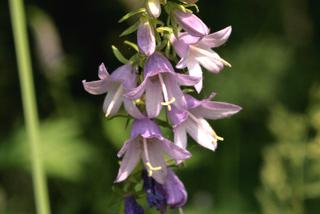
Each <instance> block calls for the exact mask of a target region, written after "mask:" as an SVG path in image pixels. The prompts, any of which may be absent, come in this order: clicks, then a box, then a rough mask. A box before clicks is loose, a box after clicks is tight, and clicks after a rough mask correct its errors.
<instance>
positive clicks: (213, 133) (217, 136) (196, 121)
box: [188, 112, 224, 141]
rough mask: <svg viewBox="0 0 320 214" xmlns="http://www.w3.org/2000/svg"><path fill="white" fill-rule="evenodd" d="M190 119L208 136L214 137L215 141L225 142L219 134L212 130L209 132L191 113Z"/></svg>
mask: <svg viewBox="0 0 320 214" xmlns="http://www.w3.org/2000/svg"><path fill="white" fill-rule="evenodd" d="M188 115H189V117H190V118H191V119H192V120H193V121H194V122H195V123H196V124H198V125H199V126H200V127H201V128H202V129H203V130H205V131H206V132H207V133H208V134H210V135H211V136H212V137H214V138H215V139H217V140H219V141H224V139H223V137H220V136H219V135H217V133H216V132H215V131H214V130H213V129H211V130H209V129H208V128H207V127H205V126H204V125H203V124H202V123H201V122H200V121H199V120H198V118H196V117H195V116H194V115H193V114H191V113H190V112H189V114H188Z"/></svg>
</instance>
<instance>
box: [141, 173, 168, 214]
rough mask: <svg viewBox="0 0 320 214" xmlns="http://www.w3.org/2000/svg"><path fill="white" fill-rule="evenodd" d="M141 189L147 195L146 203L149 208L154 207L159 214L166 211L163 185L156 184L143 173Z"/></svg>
mask: <svg viewBox="0 0 320 214" xmlns="http://www.w3.org/2000/svg"><path fill="white" fill-rule="evenodd" d="M142 178H143V189H144V191H145V192H146V195H147V202H148V204H149V206H150V207H156V208H157V209H158V210H160V211H161V213H165V211H166V209H167V200H166V195H167V193H166V191H165V190H164V188H163V185H162V184H160V183H158V182H157V181H156V180H154V179H153V178H152V177H150V176H148V173H147V171H143V173H142Z"/></svg>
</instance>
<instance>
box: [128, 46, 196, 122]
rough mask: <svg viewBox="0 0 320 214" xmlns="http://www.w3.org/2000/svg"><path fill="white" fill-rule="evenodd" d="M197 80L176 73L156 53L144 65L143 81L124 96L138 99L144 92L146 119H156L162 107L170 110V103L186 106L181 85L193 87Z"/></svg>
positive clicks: (166, 60) (168, 63) (162, 57)
mask: <svg viewBox="0 0 320 214" xmlns="http://www.w3.org/2000/svg"><path fill="white" fill-rule="evenodd" d="M199 80H200V79H199V78H197V77H191V76H189V75H184V74H179V73H176V72H175V71H174V69H173V67H172V65H171V63H170V62H169V60H168V59H167V58H165V57H164V56H163V55H161V54H160V53H158V52H155V53H154V54H153V55H151V56H150V57H149V58H148V60H147V61H146V63H145V65H144V80H143V82H142V83H141V84H140V85H139V86H138V87H137V88H135V89H133V90H131V91H130V92H129V93H127V94H126V95H125V96H127V97H128V98H130V99H138V98H140V97H141V96H142V95H143V93H144V92H145V103H146V111H147V114H148V117H150V118H154V117H157V116H158V115H159V113H160V110H161V107H162V105H164V106H167V107H168V111H170V110H171V105H172V103H175V105H177V106H184V105H185V104H186V101H185V98H184V96H183V93H182V91H181V89H180V86H181V85H186V86H193V85H195V84H197V83H198V82H199Z"/></svg>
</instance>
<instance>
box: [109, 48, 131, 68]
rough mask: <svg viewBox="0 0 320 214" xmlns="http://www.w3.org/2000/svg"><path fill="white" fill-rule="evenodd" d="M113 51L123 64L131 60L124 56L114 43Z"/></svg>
mask: <svg viewBox="0 0 320 214" xmlns="http://www.w3.org/2000/svg"><path fill="white" fill-rule="evenodd" d="M112 51H113V54H114V55H115V57H116V58H117V59H118V60H119V61H120V62H122V63H123V64H127V63H128V62H129V60H128V59H127V58H125V57H124V56H123V54H122V53H121V52H120V51H119V49H118V48H117V47H116V46H114V45H112Z"/></svg>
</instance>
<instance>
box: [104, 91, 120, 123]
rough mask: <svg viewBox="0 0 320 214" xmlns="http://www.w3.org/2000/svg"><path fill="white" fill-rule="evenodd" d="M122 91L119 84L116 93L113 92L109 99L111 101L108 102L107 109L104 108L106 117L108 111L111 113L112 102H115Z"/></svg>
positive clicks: (108, 113)
mask: <svg viewBox="0 0 320 214" xmlns="http://www.w3.org/2000/svg"><path fill="white" fill-rule="evenodd" d="M122 93H123V87H122V86H121V85H120V86H119V87H118V89H117V91H116V93H115V94H114V96H113V98H112V100H111V102H110V104H109V106H108V108H107V110H106V114H105V116H106V117H108V116H109V115H110V113H111V111H112V109H113V107H114V104H115V102H116V100H117V99H119V98H120V96H121V95H122Z"/></svg>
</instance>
